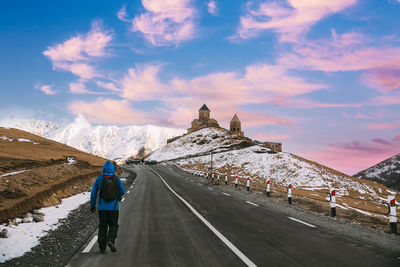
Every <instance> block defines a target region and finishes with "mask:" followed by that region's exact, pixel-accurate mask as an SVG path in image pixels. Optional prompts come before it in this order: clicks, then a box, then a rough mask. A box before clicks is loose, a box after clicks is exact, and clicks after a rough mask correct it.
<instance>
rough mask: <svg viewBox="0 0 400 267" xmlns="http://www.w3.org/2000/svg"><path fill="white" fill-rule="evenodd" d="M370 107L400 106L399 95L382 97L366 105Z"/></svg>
mask: <svg viewBox="0 0 400 267" xmlns="http://www.w3.org/2000/svg"><path fill="white" fill-rule="evenodd" d="M366 105H369V106H388V105H400V96H398V95H380V96H378V97H376V98H375V99H373V100H371V101H369V102H368V103H366Z"/></svg>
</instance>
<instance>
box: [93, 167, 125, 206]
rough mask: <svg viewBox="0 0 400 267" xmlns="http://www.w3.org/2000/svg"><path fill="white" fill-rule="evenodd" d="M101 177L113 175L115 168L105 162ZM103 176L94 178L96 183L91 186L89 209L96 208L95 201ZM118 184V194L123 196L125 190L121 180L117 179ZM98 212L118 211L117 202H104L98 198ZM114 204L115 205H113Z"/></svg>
mask: <svg viewBox="0 0 400 267" xmlns="http://www.w3.org/2000/svg"><path fill="white" fill-rule="evenodd" d="M103 175H115V168H114V165H113V164H112V163H111V162H110V161H106V163H105V164H104V166H103ZM102 179H103V176H99V177H97V178H96V181H95V182H94V184H93V187H92V192H91V194H90V207H92V208H93V207H96V199H97V195H98V194H99V192H100V188H101V181H102ZM117 179H118V184H119V194H120V195H121V196H123V195H125V188H124V186H123V185H122V182H121V179H120V178H119V177H117ZM97 204H98V210H118V209H119V201H118V200H112V201H105V200H104V199H102V198H101V197H100V196H99V200H98V203H97ZM115 204H116V205H115Z"/></svg>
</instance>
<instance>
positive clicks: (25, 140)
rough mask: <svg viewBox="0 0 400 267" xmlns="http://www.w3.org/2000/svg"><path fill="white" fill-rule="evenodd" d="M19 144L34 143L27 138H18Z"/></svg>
mask: <svg viewBox="0 0 400 267" xmlns="http://www.w3.org/2000/svg"><path fill="white" fill-rule="evenodd" d="M18 142H31V143H33V141H32V140H29V139H25V138H18Z"/></svg>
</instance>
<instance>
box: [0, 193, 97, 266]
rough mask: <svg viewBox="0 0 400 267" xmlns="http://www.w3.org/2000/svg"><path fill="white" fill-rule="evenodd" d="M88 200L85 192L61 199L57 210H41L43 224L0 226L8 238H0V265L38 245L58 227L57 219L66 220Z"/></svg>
mask: <svg viewBox="0 0 400 267" xmlns="http://www.w3.org/2000/svg"><path fill="white" fill-rule="evenodd" d="M89 199H90V193H89V192H85V193H82V194H78V195H75V196H72V197H69V198H64V199H62V202H61V204H60V205H58V208H56V206H52V207H48V208H42V209H40V210H39V211H40V212H42V213H44V215H45V216H44V222H37V223H34V222H32V223H21V224H19V225H18V226H14V225H12V226H5V225H0V231H1V230H3V229H7V230H8V238H0V263H1V262H4V261H6V260H9V259H11V258H15V257H19V256H22V255H23V254H25V253H26V252H28V251H29V250H30V249H31V248H33V247H34V246H36V245H38V244H39V238H40V237H42V236H45V235H46V231H49V230H54V229H56V228H57V227H58V226H59V222H58V220H59V219H62V218H66V217H67V216H68V214H69V213H70V212H71V211H72V210H74V209H76V208H77V207H78V206H79V205H81V204H83V203H86V202H87V201H89Z"/></svg>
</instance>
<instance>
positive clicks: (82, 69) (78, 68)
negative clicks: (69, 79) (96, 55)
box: [53, 62, 100, 79]
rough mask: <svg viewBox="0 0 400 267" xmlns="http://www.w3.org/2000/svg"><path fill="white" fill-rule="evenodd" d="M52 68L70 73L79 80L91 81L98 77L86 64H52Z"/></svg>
mask: <svg viewBox="0 0 400 267" xmlns="http://www.w3.org/2000/svg"><path fill="white" fill-rule="evenodd" d="M53 68H54V69H56V70H61V71H69V72H72V73H73V74H75V75H77V76H78V77H80V78H81V79H91V78H93V77H98V76H100V74H98V73H97V71H96V69H95V68H94V67H93V66H92V65H89V64H87V63H81V62H78V63H70V62H54V63H53Z"/></svg>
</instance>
